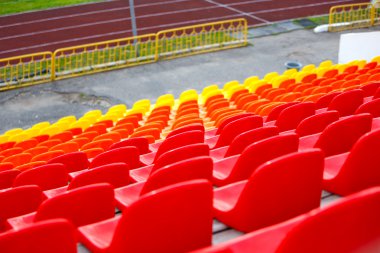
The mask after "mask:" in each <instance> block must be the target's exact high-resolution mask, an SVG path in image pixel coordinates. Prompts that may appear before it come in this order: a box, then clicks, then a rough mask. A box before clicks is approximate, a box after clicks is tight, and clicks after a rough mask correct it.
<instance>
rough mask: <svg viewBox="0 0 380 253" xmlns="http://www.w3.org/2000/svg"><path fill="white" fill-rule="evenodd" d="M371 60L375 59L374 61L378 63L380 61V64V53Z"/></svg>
mask: <svg viewBox="0 0 380 253" xmlns="http://www.w3.org/2000/svg"><path fill="white" fill-rule="evenodd" d="M371 61H373V62H377V63H379V64H380V55H379V56H376V57H374V58H373V59H372V60H371Z"/></svg>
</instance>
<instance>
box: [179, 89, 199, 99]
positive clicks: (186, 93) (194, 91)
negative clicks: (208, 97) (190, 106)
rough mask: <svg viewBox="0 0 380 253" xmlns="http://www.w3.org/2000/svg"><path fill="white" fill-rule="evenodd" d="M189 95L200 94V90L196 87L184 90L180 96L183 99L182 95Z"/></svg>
mask: <svg viewBox="0 0 380 253" xmlns="http://www.w3.org/2000/svg"><path fill="white" fill-rule="evenodd" d="M189 95H198V92H197V91H196V90H194V89H190V90H185V91H184V92H182V93H181V95H180V96H179V98H180V99H181V97H186V96H189Z"/></svg>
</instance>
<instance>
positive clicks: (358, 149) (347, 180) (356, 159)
mask: <svg viewBox="0 0 380 253" xmlns="http://www.w3.org/2000/svg"><path fill="white" fill-rule="evenodd" d="M379 145H380V130H376V131H373V132H370V133H367V134H365V135H363V136H362V137H361V138H360V139H359V140H358V141H357V142H356V143H355V145H354V146H353V147H352V150H351V152H350V154H349V155H348V157H347V159H346V162H345V163H344V164H343V167H342V168H341V170H340V171H339V173H338V175H337V176H336V178H335V179H334V189H336V191H337V192H336V193H337V194H339V195H344V196H345V195H348V194H351V193H354V192H357V191H360V190H364V189H366V188H369V187H373V186H379V185H380V170H379V167H380V150H379V148H378V147H380V146H379Z"/></svg>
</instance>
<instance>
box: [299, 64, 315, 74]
mask: <svg viewBox="0 0 380 253" xmlns="http://www.w3.org/2000/svg"><path fill="white" fill-rule="evenodd" d="M314 70H315V65H314V64H309V65H306V66H304V67H303V68H302V71H303V72H313V71H314Z"/></svg>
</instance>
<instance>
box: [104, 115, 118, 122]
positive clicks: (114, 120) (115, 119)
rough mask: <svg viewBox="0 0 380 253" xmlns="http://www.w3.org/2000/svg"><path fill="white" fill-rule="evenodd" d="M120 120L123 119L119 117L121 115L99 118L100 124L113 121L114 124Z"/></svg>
mask: <svg viewBox="0 0 380 253" xmlns="http://www.w3.org/2000/svg"><path fill="white" fill-rule="evenodd" d="M120 118H121V117H119V115H117V114H106V115H103V116H102V117H100V118H98V122H99V121H104V120H112V121H113V122H116V121H118V119H120Z"/></svg>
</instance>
